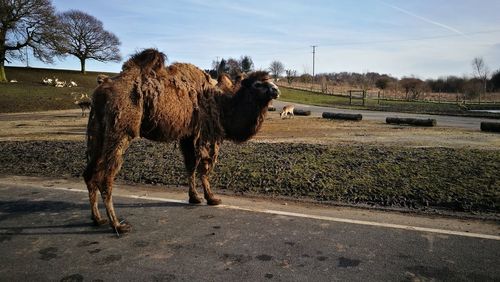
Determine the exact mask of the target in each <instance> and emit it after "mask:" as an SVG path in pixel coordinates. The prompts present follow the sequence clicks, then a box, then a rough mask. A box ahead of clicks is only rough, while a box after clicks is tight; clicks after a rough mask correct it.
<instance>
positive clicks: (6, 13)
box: [0, 0, 60, 82]
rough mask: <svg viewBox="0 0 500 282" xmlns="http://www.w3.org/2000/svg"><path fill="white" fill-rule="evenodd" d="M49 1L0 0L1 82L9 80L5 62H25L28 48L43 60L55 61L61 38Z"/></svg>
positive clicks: (47, 61)
mask: <svg viewBox="0 0 500 282" xmlns="http://www.w3.org/2000/svg"><path fill="white" fill-rule="evenodd" d="M56 26H57V18H56V16H55V12H54V7H53V6H52V3H51V1H50V0H0V82H5V81H7V77H6V75H5V69H4V66H5V62H10V60H20V61H24V60H25V59H26V56H25V54H23V51H26V48H27V47H29V49H30V50H31V51H32V52H33V56H34V57H35V58H37V59H39V60H40V61H42V62H46V63H52V62H53V58H54V55H55V52H54V42H57V41H59V40H60V38H59V37H58V34H57V33H54V32H53V28H54V27H56Z"/></svg>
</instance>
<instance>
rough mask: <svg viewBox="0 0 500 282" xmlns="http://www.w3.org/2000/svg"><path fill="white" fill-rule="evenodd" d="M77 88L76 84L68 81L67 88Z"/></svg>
mask: <svg viewBox="0 0 500 282" xmlns="http://www.w3.org/2000/svg"><path fill="white" fill-rule="evenodd" d="M77 86H78V84H77V83H76V82H74V81H73V80H70V81H69V84H68V87H77Z"/></svg>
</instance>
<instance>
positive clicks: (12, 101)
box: [0, 67, 115, 113]
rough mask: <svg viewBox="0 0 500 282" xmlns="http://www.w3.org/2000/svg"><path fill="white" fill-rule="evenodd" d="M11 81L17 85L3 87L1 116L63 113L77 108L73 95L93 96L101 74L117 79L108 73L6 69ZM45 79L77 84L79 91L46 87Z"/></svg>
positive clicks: (73, 88) (0, 102) (3, 84)
mask: <svg viewBox="0 0 500 282" xmlns="http://www.w3.org/2000/svg"><path fill="white" fill-rule="evenodd" d="M5 72H6V74H7V78H8V79H9V80H13V79H14V80H17V81H18V82H17V83H0V112H2V113H8V112H29V111H44V110H63V109H73V108H75V105H74V103H73V102H74V100H73V96H72V95H78V94H80V93H86V94H89V95H90V94H91V93H92V91H93V90H94V88H95V87H96V76H97V75H98V74H101V73H102V74H107V75H115V73H106V72H87V73H86V74H82V73H80V71H73V70H60V69H45V68H25V67H6V68H5ZM43 78H58V79H59V80H61V81H67V82H69V81H70V80H72V81H75V82H76V83H77V84H78V86H77V87H71V88H70V87H63V88H57V87H54V86H48V85H44V84H43V83H42V79H43Z"/></svg>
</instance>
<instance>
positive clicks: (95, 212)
mask: <svg viewBox="0 0 500 282" xmlns="http://www.w3.org/2000/svg"><path fill="white" fill-rule="evenodd" d="M98 174H102V172H98V171H96V170H95V167H93V166H91V165H90V164H88V165H87V169H85V172H84V178H85V182H86V183H87V189H88V190H89V201H90V209H91V213H92V221H93V222H94V224H95V225H102V224H105V223H107V222H108V221H107V220H106V219H104V218H102V217H101V213H100V212H99V208H98V204H97V190H99V183H98V179H102V176H100V175H98Z"/></svg>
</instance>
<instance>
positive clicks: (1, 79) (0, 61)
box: [0, 50, 7, 83]
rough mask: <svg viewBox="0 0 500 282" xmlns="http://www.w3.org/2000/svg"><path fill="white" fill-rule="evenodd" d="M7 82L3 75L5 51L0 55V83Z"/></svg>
mask: <svg viewBox="0 0 500 282" xmlns="http://www.w3.org/2000/svg"><path fill="white" fill-rule="evenodd" d="M2 82H7V76H6V75H5V50H3V52H2V53H1V54H0V83H2Z"/></svg>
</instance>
